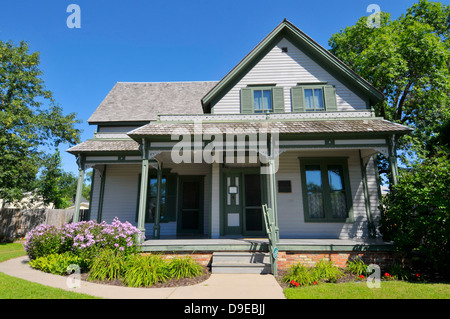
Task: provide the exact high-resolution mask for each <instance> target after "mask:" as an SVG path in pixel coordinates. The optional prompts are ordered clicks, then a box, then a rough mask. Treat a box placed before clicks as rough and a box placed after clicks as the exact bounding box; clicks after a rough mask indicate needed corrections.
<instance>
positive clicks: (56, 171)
mask: <svg viewBox="0 0 450 319" xmlns="http://www.w3.org/2000/svg"><path fill="white" fill-rule="evenodd" d="M74 185H75V192H76V179H75V182H74V181H73V179H71V178H70V175H68V174H67V173H66V172H64V171H63V170H62V169H61V156H60V154H59V152H58V151H56V152H55V154H53V155H51V156H47V160H46V164H45V165H44V168H43V170H42V172H41V174H40V177H39V179H38V190H39V191H38V192H39V194H40V195H42V198H43V201H44V204H46V205H48V204H50V203H53V204H54V205H55V208H67V207H69V206H70V204H71V199H72V198H71V197H72V193H73V188H74V187H73V186H74Z"/></svg>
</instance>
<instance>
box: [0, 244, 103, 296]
mask: <svg viewBox="0 0 450 319" xmlns="http://www.w3.org/2000/svg"><path fill="white" fill-rule="evenodd" d="M25 255H26V253H25V251H24V249H23V245H22V244H21V243H9V244H4V243H0V262H3V261H6V260H8V259H11V258H17V257H20V256H25ZM0 299H97V298H95V297H92V296H89V295H85V294H79V293H75V292H71V291H66V290H64V289H58V288H52V287H48V286H44V285H40V284H37V283H34V282H30V281H27V280H23V279H20V278H16V277H11V276H8V275H5V274H4V273H1V272H0Z"/></svg>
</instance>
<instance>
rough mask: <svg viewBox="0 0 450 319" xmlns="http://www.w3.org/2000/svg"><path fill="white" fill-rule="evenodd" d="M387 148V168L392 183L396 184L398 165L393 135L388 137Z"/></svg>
mask: <svg viewBox="0 0 450 319" xmlns="http://www.w3.org/2000/svg"><path fill="white" fill-rule="evenodd" d="M388 150H389V168H390V171H391V175H392V184H393V185H397V175H398V167H397V151H396V145H395V135H392V137H391V138H388Z"/></svg>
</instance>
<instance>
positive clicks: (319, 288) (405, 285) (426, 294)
mask: <svg viewBox="0 0 450 319" xmlns="http://www.w3.org/2000/svg"><path fill="white" fill-rule="evenodd" d="M284 294H285V296H286V298H288V299H450V284H440V283H439V284H434V283H410V282H405V281H383V282H381V287H380V288H372V289H371V288H368V287H367V285H366V282H359V283H358V282H348V283H341V284H319V285H314V286H307V287H298V288H286V289H284Z"/></svg>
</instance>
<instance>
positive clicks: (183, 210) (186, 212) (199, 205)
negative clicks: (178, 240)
mask: <svg viewBox="0 0 450 319" xmlns="http://www.w3.org/2000/svg"><path fill="white" fill-rule="evenodd" d="M179 183H180V184H179V202H178V207H179V209H178V218H177V232H178V233H179V234H202V233H203V176H182V175H180V176H179Z"/></svg>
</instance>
